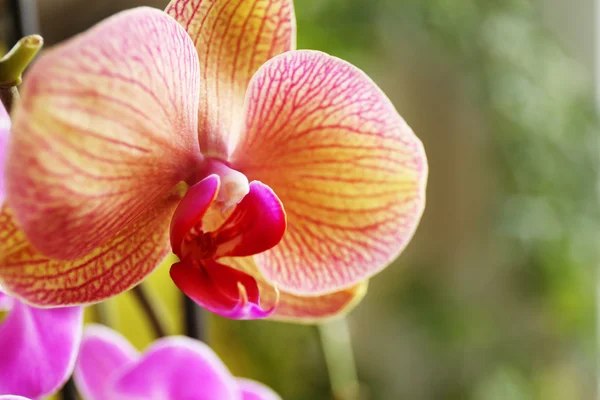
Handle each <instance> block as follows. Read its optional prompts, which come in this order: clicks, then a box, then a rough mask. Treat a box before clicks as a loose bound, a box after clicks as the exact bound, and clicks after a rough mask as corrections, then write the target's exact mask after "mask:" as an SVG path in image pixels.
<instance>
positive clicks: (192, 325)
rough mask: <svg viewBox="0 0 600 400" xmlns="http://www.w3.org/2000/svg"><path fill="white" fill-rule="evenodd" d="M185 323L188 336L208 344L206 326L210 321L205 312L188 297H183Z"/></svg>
mask: <svg viewBox="0 0 600 400" xmlns="http://www.w3.org/2000/svg"><path fill="white" fill-rule="evenodd" d="M183 321H184V324H185V325H184V328H185V334H186V335H187V336H189V337H191V338H194V339H198V340H201V341H203V342H205V343H206V342H207V332H206V326H207V322H208V321H207V318H206V314H205V311H204V310H202V308H200V307H199V306H198V305H197V304H196V303H194V301H193V300H192V299H190V298H189V297H187V296H186V295H183Z"/></svg>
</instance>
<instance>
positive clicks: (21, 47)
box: [0, 35, 44, 114]
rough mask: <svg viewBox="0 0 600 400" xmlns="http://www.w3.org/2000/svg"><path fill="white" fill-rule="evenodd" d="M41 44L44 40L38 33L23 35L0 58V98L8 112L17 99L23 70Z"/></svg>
mask: <svg viewBox="0 0 600 400" xmlns="http://www.w3.org/2000/svg"><path fill="white" fill-rule="evenodd" d="M43 44H44V40H43V39H42V37H41V36H40V35H29V36H25V37H24V38H22V39H21V40H19V41H18V42H17V44H15V46H14V47H13V48H12V49H11V50H10V51H9V52H8V53H7V54H6V55H5V56H4V57H2V59H0V100H1V101H2V104H3V105H4V108H5V109H6V111H7V112H8V113H9V114H10V112H11V111H12V108H13V106H14V104H15V103H16V102H17V101H18V100H19V91H18V90H17V86H18V85H20V84H21V81H22V79H23V78H22V76H23V71H25V68H27V66H28V65H29V63H30V62H31V60H33V57H35V55H36V54H37V53H38V51H40V49H41V48H42V46H43Z"/></svg>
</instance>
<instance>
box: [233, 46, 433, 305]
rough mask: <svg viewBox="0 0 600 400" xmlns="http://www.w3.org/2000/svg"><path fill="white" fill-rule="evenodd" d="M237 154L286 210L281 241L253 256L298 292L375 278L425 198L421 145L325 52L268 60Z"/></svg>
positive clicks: (251, 94)
mask: <svg viewBox="0 0 600 400" xmlns="http://www.w3.org/2000/svg"><path fill="white" fill-rule="evenodd" d="M245 105H246V115H245V118H246V124H245V130H244V132H243V133H242V136H241V140H240V142H239V145H238V147H237V149H236V151H235V152H234V153H233V155H232V157H231V159H230V161H231V165H232V166H233V168H235V169H236V170H238V171H240V172H242V173H244V174H245V175H246V176H247V177H248V179H249V180H259V181H262V182H263V183H265V184H267V185H268V186H270V187H271V188H272V189H273V190H274V191H275V193H276V194H277V196H278V197H279V198H280V199H281V201H282V203H283V206H284V208H285V211H286V213H287V216H288V230H287V232H286V234H285V236H284V238H283V240H282V241H281V242H280V244H279V245H277V246H276V247H274V248H273V249H271V250H268V251H266V252H264V253H261V254H259V255H256V256H255V257H254V258H255V260H256V263H257V265H258V267H259V270H260V271H261V272H262V274H263V275H264V277H265V278H266V279H267V281H269V282H272V283H274V284H275V285H277V286H279V287H280V289H281V290H283V291H286V292H289V293H294V294H296V295H299V296H310V295H317V294H327V293H331V292H338V291H340V290H344V289H346V288H350V287H353V286H354V285H356V284H358V283H360V282H362V281H364V280H366V279H368V278H369V277H371V276H372V275H374V274H375V273H377V272H379V271H381V270H382V269H383V268H385V267H386V266H387V265H388V263H389V262H391V261H392V260H394V259H395V258H396V257H397V256H398V255H399V253H400V252H401V251H402V250H403V249H404V247H405V246H406V245H407V244H408V242H409V241H410V239H411V237H412V235H413V233H414V232H415V229H416V227H417V225H418V222H419V220H420V217H421V214H422V212H423V209H424V207H425V186H426V180H427V160H426V157H425V152H424V150H423V146H422V144H421V142H420V141H419V139H418V138H417V137H416V136H415V135H414V133H413V132H412V130H411V129H410V127H409V126H408V125H407V124H406V123H405V122H404V120H403V119H402V117H400V115H399V114H398V112H397V111H396V110H395V108H394V106H393V105H392V104H391V102H390V101H389V100H388V98H387V97H386V96H385V95H384V94H383V92H382V91H381V90H380V89H379V88H378V87H377V86H376V85H375V84H374V83H373V81H372V80H371V79H369V78H368V77H367V76H366V75H365V74H364V73H363V72H362V71H360V70H359V69H358V68H356V67H354V66H352V65H350V64H348V63H346V62H344V61H342V60H340V59H337V58H335V57H331V56H329V55H326V54H324V53H320V52H316V51H307V50H306V51H305V50H303V51H291V52H287V53H285V54H283V55H280V56H278V57H275V58H274V59H272V60H270V61H268V62H267V63H266V64H265V65H264V66H263V67H262V68H261V69H260V70H259V71H258V72H257V73H256V75H255V76H254V78H253V79H252V82H251V83H250V85H249V88H248V93H247V95H246V103H245Z"/></svg>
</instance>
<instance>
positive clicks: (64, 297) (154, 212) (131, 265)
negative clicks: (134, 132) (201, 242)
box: [0, 186, 183, 306]
mask: <svg viewBox="0 0 600 400" xmlns="http://www.w3.org/2000/svg"><path fill="white" fill-rule="evenodd" d="M182 189H183V188H182V187H181V186H178V187H176V188H174V189H173V190H172V191H171V192H170V193H169V194H167V195H166V196H165V197H164V198H163V199H161V200H160V201H159V202H158V203H156V204H154V205H153V207H152V208H150V209H149V210H148V211H146V212H145V213H144V214H143V215H142V216H140V217H138V218H137V219H136V220H135V221H133V222H132V223H130V224H129V225H128V226H127V227H125V228H124V229H122V230H121V231H120V232H118V233H117V234H116V235H115V236H114V237H113V238H112V239H111V240H110V241H109V242H108V243H106V244H104V245H103V246H101V247H99V248H97V249H95V250H94V251H93V252H92V253H90V254H88V255H87V256H85V257H82V258H81V259H78V260H74V261H62V260H53V259H50V258H48V257H46V256H44V255H42V254H40V253H38V252H37V251H36V250H35V249H34V248H33V247H32V246H31V244H30V243H29V242H28V241H27V239H26V237H25V234H24V233H23V231H21V230H20V229H19V228H18V227H17V225H16V223H15V220H14V218H13V215H12V211H11V210H10V209H9V208H8V207H4V208H3V209H2V210H1V211H0V284H1V285H2V286H3V287H4V289H6V291H7V292H8V293H11V295H14V296H17V297H20V298H22V299H25V300H26V301H27V302H28V303H31V304H36V305H39V306H57V305H76V304H87V303H93V302H98V301H101V300H104V299H106V298H109V297H111V296H114V295H116V294H119V293H122V292H124V291H126V290H128V289H130V288H131V287H133V286H135V285H137V284H138V283H139V282H141V281H142V280H143V279H144V278H145V277H146V276H148V275H149V274H150V273H151V272H152V271H153V270H154V269H155V268H156V267H157V266H158V265H160V263H161V262H162V261H163V260H164V258H165V257H166V256H167V255H168V254H169V253H170V250H171V249H170V245H169V223H170V221H171V216H172V215H173V211H174V210H175V207H177V205H178V204H179V202H180V200H181V197H182V194H183V193H182V192H183V191H182Z"/></svg>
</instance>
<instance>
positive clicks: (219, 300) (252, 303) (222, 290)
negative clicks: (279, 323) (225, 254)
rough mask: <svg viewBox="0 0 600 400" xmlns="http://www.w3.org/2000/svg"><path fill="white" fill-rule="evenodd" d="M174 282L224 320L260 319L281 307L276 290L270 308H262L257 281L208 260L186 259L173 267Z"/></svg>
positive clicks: (266, 291)
mask: <svg viewBox="0 0 600 400" xmlns="http://www.w3.org/2000/svg"><path fill="white" fill-rule="evenodd" d="M170 272H171V279H173V282H174V283H175V285H177V287H178V288H179V289H181V291H182V292H183V293H185V294H186V295H187V296H189V297H190V298H191V299H192V300H194V302H196V303H197V304H198V305H200V306H202V307H204V308H206V309H207V310H209V311H211V312H213V313H215V314H218V315H220V316H222V317H226V318H232V319H260V318H266V317H268V316H269V315H270V314H271V313H273V311H274V309H275V307H276V304H277V295H276V293H277V291H276V289H272V290H271V291H269V289H270V288H266V289H265V290H264V292H265V293H271V292H274V293H275V295H274V296H272V299H271V301H270V302H269V303H267V304H271V305H272V306H271V307H270V308H263V306H261V299H260V295H261V291H260V290H259V287H258V284H257V282H256V279H254V278H253V277H252V276H251V275H248V274H246V273H244V272H242V271H239V270H237V269H234V268H231V267H229V266H227V265H224V264H221V263H218V262H216V261H213V260H210V259H207V260H202V262H193V261H192V260H189V259H185V260H182V261H181V262H178V263H176V264H174V265H173V266H172V267H171V271H170Z"/></svg>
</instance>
